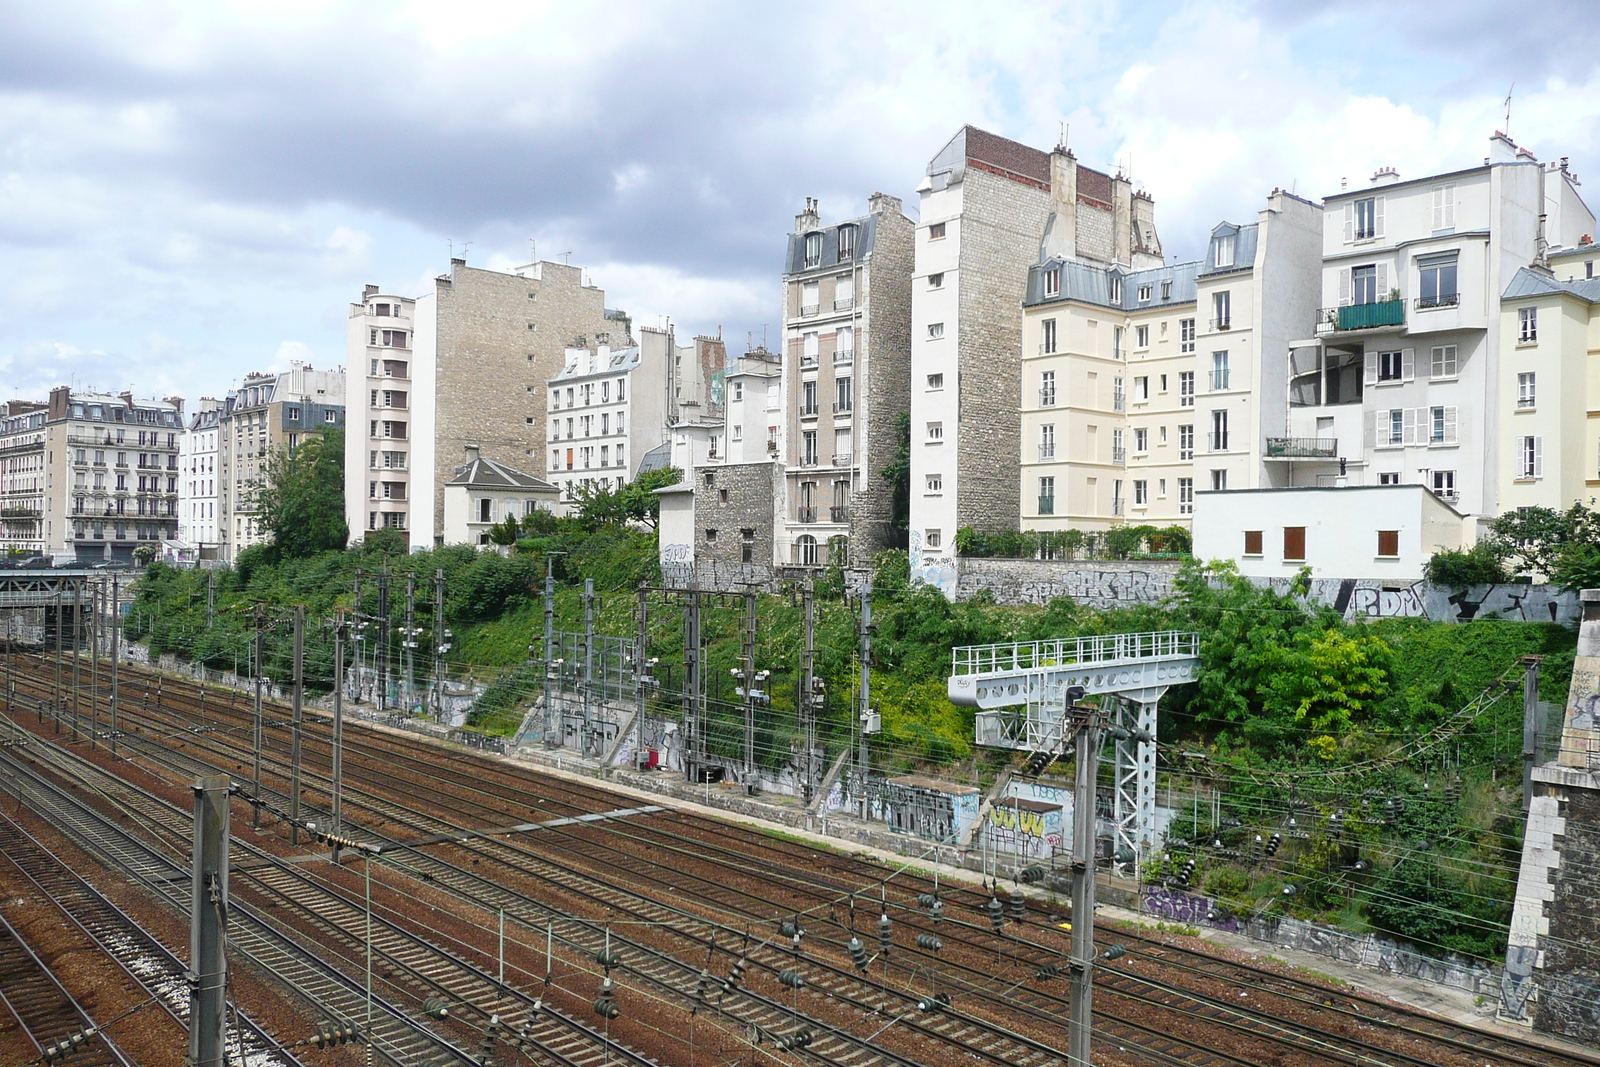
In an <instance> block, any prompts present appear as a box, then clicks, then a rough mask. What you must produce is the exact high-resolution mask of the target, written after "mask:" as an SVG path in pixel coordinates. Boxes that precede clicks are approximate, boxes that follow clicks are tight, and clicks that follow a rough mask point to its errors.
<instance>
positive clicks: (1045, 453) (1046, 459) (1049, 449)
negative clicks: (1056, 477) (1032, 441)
mask: <svg viewBox="0 0 1600 1067" xmlns="http://www.w3.org/2000/svg"><path fill="white" fill-rule="evenodd" d="M1055 458H1056V446H1055V445H1053V444H1050V445H1040V446H1039V462H1040V463H1051V462H1053V461H1054V460H1055Z"/></svg>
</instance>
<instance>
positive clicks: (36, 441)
mask: <svg viewBox="0 0 1600 1067" xmlns="http://www.w3.org/2000/svg"><path fill="white" fill-rule="evenodd" d="M49 417H50V416H49V405H47V404H40V403H37V402H33V401H28V400H12V401H9V402H8V403H7V404H6V405H5V414H4V415H3V416H0V548H3V549H4V551H7V552H16V553H28V554H35V553H42V552H43V551H44V550H45V540H44V498H45V460H46V455H45V445H44V443H45V437H46V433H45V421H46V420H47V419H48V418H49Z"/></svg>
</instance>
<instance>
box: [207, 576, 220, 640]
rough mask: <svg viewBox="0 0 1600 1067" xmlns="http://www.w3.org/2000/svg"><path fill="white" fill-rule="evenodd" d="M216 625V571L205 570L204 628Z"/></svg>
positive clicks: (212, 627)
mask: <svg viewBox="0 0 1600 1067" xmlns="http://www.w3.org/2000/svg"><path fill="white" fill-rule="evenodd" d="M216 625H217V572H216V571H206V629H207V630H211V629H215V628H216Z"/></svg>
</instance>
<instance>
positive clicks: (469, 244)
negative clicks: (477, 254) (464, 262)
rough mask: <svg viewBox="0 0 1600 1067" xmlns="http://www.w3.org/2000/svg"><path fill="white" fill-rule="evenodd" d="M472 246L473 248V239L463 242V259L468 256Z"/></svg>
mask: <svg viewBox="0 0 1600 1067" xmlns="http://www.w3.org/2000/svg"><path fill="white" fill-rule="evenodd" d="M471 248H472V242H471V241H465V242H463V243H462V245H461V258H462V259H466V258H467V252H468V251H469V250H470V249H471Z"/></svg>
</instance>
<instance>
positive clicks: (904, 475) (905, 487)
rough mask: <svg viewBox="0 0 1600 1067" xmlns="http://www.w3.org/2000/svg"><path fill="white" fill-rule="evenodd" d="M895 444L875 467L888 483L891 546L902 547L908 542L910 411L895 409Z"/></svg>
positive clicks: (909, 521) (909, 510)
mask: <svg viewBox="0 0 1600 1067" xmlns="http://www.w3.org/2000/svg"><path fill="white" fill-rule="evenodd" d="M894 431H895V446H894V452H893V453H892V454H891V455H890V457H889V465H888V466H886V467H884V468H882V469H881V470H879V471H878V474H879V475H880V476H881V477H882V478H883V480H884V481H886V482H888V483H889V515H890V519H889V525H890V526H891V527H892V528H893V529H894V531H895V544H894V546H893V547H895V548H900V549H904V548H906V547H907V546H908V545H909V544H910V543H911V413H910V412H908V411H897V412H895V416H894Z"/></svg>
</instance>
